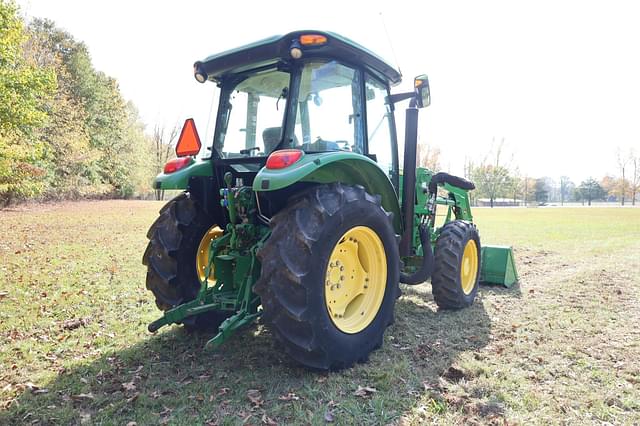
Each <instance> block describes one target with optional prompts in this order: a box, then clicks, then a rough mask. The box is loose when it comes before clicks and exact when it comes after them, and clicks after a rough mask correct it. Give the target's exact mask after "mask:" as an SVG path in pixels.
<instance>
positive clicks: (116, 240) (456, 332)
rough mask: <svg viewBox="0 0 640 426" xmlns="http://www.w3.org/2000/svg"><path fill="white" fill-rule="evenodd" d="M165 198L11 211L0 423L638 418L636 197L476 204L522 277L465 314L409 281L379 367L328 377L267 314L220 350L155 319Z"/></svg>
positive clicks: (1, 328) (485, 234) (2, 251)
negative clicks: (302, 360)
mask: <svg viewBox="0 0 640 426" xmlns="http://www.w3.org/2000/svg"><path fill="white" fill-rule="evenodd" d="M160 206H161V204H158V203H154V202H137V201H104V202H82V203H66V204H55V205H40V206H30V207H24V208H18V209H15V210H8V211H1V212H0V235H2V238H1V239H0V351H1V352H0V367H1V369H0V404H1V405H0V424H31V423H36V424H37V423H40V424H70V423H71V424H73V423H89V424H127V423H128V422H130V421H135V422H137V423H138V424H158V423H169V424H203V423H207V422H209V423H211V424H242V423H250V424H259V423H270V422H272V423H277V424H290V423H303V424H308V423H311V424H322V423H325V422H326V420H327V419H333V421H334V423H336V424H388V423H399V424H407V425H412V424H424V423H440V424H454V423H456V424H460V423H468V422H476V423H500V424H502V423H504V422H508V423H521V424H549V423H570V424H573V423H602V422H609V423H614V424H617V423H621V424H634V423H639V422H640V364H639V363H638V360H639V359H640V328H638V324H639V323H640V209H617V208H565V209H560V208H558V209H476V210H475V212H474V214H475V216H476V221H477V223H478V226H479V228H480V231H481V237H482V241H483V242H484V243H486V244H508V245H513V246H514V248H515V253H516V261H517V265H518V269H519V273H520V277H521V281H520V284H519V285H517V286H516V287H514V288H512V289H509V290H507V289H503V288H499V287H482V288H481V291H480V294H479V297H478V299H477V301H476V303H475V304H474V305H473V306H472V307H471V308H469V309H466V310H463V311H459V312H439V311H437V309H436V306H435V304H434V302H433V298H432V296H431V292H430V288H429V286H428V285H423V286H419V287H415V288H407V287H403V292H404V295H403V296H402V297H401V298H400V299H399V301H398V303H397V312H396V321H395V323H394V324H393V325H392V326H391V327H390V328H389V330H388V331H387V333H386V335H385V343H384V346H383V348H382V349H380V350H378V351H376V352H374V353H373V354H372V355H371V358H370V361H369V362H368V363H367V364H363V365H357V366H356V367H354V368H352V369H349V370H346V371H342V372H335V373H316V372H311V371H307V370H305V369H303V368H300V367H298V366H297V365H296V364H295V363H293V362H292V361H290V360H289V359H288V358H287V357H286V356H285V355H283V354H282V353H281V351H279V350H278V348H276V347H275V345H274V343H273V341H272V338H271V336H270V334H269V332H268V331H267V330H265V329H264V328H263V327H262V325H261V324H259V323H258V324H257V325H255V326H252V327H248V328H246V329H245V330H243V331H242V332H240V333H239V334H238V335H237V336H235V338H234V339H232V340H231V341H230V342H229V343H228V344H226V345H225V346H223V347H222V348H220V349H219V350H218V351H217V352H213V353H211V352H205V351H203V346H204V343H205V342H206V340H207V339H208V338H210V337H211V336H210V335H189V334H187V333H185V332H184V331H183V330H182V329H181V328H180V327H177V326H173V327H167V328H165V329H162V330H161V331H160V332H159V333H157V334H149V333H148V332H146V325H147V324H148V323H149V322H150V321H152V320H153V319H155V318H156V317H157V315H158V312H157V311H156V308H155V306H154V304H153V302H152V298H151V295H150V293H148V292H147V290H145V288H144V275H145V270H144V267H143V266H142V265H141V264H140V259H141V256H142V253H143V251H144V247H145V245H146V238H145V233H146V229H147V227H148V226H149V225H150V224H151V222H152V221H153V220H154V219H155V217H156V214H157V210H158V209H159V208H160ZM359 386H363V387H364V386H368V387H371V388H375V390H376V392H373V393H371V394H370V395H368V396H366V397H362V396H358V395H355V394H354V393H355V391H356V390H357V389H358V387H359ZM249 396H251V398H249Z"/></svg>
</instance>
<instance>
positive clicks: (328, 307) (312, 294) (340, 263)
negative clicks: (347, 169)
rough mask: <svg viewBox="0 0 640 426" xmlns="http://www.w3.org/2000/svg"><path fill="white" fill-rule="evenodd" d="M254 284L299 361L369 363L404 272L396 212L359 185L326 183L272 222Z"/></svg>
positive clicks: (329, 365) (320, 365)
mask: <svg viewBox="0 0 640 426" xmlns="http://www.w3.org/2000/svg"><path fill="white" fill-rule="evenodd" d="M271 227H272V234H271V236H270V237H269V239H268V240H267V241H266V243H265V245H264V247H263V248H262V249H261V250H260V251H259V252H258V257H259V259H260V261H261V263H262V273H261V276H260V279H259V280H258V282H257V283H256V285H255V291H256V293H257V294H258V295H260V297H261V300H262V307H263V320H264V321H265V322H266V324H267V325H268V326H269V327H270V328H271V329H272V331H273V333H274V335H275V337H276V339H277V340H278V341H279V342H280V343H281V344H282V346H283V348H284V350H285V352H287V353H288V354H289V355H290V356H291V357H292V358H294V359H295V360H296V361H298V362H300V363H301V364H304V365H305V366H308V367H311V368H317V369H340V368H346V367H350V366H351V365H353V364H354V363H355V362H364V361H366V360H367V359H368V356H369V354H370V352H371V351H373V350H374V349H376V348H378V347H380V346H381V345H382V338H383V334H384V331H385V329H386V328H387V326H389V324H391V322H392V321H393V310H394V306H395V302H396V298H397V296H398V292H399V287H398V281H399V276H400V269H399V264H400V261H399V255H398V243H397V240H396V235H395V232H394V229H393V225H392V215H391V214H390V213H387V212H385V210H384V209H383V208H382V206H381V205H380V197H379V196H372V195H370V194H368V193H366V192H365V190H364V188H363V187H361V186H346V185H342V184H339V183H338V184H331V185H322V186H317V187H314V188H312V189H311V190H309V191H307V192H305V193H303V194H301V195H298V196H296V197H294V198H293V199H292V200H290V202H289V205H288V207H286V208H285V209H284V210H282V211H281V212H279V213H278V214H276V215H275V216H274V217H273V219H272V220H271Z"/></svg>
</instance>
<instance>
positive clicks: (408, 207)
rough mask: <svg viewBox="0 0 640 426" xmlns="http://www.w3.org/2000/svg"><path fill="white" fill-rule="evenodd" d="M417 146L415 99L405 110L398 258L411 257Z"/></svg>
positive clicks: (416, 109)
mask: <svg viewBox="0 0 640 426" xmlns="http://www.w3.org/2000/svg"><path fill="white" fill-rule="evenodd" d="M417 145H418V108H416V101H415V98H412V99H411V103H410V104H409V108H407V114H406V121H405V132H404V165H403V171H402V210H403V218H404V232H403V233H402V239H401V240H400V256H411V254H412V253H411V245H412V242H413V221H414V209H415V203H416V164H417V162H416V147H417Z"/></svg>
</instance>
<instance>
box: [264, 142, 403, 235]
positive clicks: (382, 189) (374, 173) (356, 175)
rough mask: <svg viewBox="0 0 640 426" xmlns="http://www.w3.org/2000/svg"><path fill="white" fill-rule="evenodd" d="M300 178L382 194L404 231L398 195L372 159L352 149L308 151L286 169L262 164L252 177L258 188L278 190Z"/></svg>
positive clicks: (395, 222)
mask: <svg viewBox="0 0 640 426" xmlns="http://www.w3.org/2000/svg"><path fill="white" fill-rule="evenodd" d="M298 182H307V183H319V184H328V183H333V182H340V183H343V184H348V185H362V186H363V187H364V188H365V190H366V191H367V192H368V193H369V194H371V195H380V197H381V203H382V207H384V209H385V210H386V211H388V212H390V213H393V226H394V229H395V232H396V233H397V234H402V216H401V214H400V204H399V203H398V196H397V195H396V191H395V189H394V188H393V185H392V184H391V181H390V180H389V178H388V177H387V174H386V173H385V172H384V171H383V170H382V169H381V168H380V166H378V164H377V163H375V162H374V161H373V160H371V159H369V158H367V157H365V156H363V155H360V154H356V153H353V152H345V151H336V152H324V153H317V154H305V155H303V156H302V158H301V159H300V160H298V161H297V162H296V163H294V164H292V165H291V166H289V167H285V168H283V169H275V170H273V169H267V168H266V167H265V168H262V169H261V170H260V171H259V172H258V175H257V176H256V178H255V179H254V181H253V190H254V191H256V192H269V191H276V190H278V189H283V188H286V187H289V186H291V185H293V184H295V183H298Z"/></svg>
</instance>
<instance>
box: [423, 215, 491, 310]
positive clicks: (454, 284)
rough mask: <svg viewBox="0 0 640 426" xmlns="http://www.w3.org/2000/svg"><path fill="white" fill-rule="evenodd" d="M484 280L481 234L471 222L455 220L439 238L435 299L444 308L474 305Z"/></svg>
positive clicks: (432, 280)
mask: <svg viewBox="0 0 640 426" xmlns="http://www.w3.org/2000/svg"><path fill="white" fill-rule="evenodd" d="M479 281H480V236H479V235H478V230H477V229H476V226H475V225H474V224H473V223H471V222H466V221H463V220H454V221H451V222H449V223H447V224H446V225H444V226H443V227H442V231H441V233H440V236H439V237H438V240H437V241H436V249H435V261H434V270H433V275H432V277H431V285H432V291H433V298H434V299H435V301H436V304H437V305H438V307H440V308H441V309H461V308H465V307H467V306H471V304H473V301H474V300H475V298H476V295H477V294H478V284H479Z"/></svg>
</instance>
